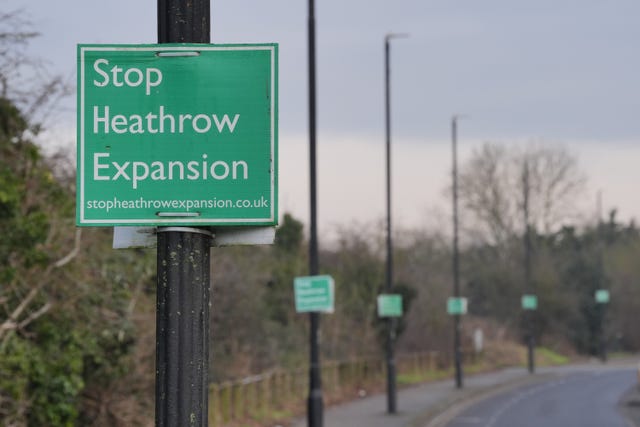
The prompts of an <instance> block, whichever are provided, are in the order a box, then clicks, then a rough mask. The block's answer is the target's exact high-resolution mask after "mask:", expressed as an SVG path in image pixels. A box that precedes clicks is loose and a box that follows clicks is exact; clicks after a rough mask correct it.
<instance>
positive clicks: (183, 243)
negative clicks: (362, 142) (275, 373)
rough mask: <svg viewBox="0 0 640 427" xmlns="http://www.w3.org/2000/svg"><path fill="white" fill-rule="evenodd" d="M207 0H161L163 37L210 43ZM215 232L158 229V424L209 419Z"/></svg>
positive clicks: (202, 423) (197, 426)
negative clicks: (211, 264)
mask: <svg viewBox="0 0 640 427" xmlns="http://www.w3.org/2000/svg"><path fill="white" fill-rule="evenodd" d="M209 32H210V5H209V0H189V1H186V0H158V42H159V43H208V42H209V38H210V33H209ZM211 237H212V234H211V232H210V231H209V230H207V229H204V228H192V227H164V228H163V227H161V228H159V229H158V252H157V263H158V264H157V275H158V290H157V293H158V294H157V307H156V427H178V426H191V427H206V426H207V425H208V420H207V415H208V397H209V395H208V386H209V385H208V356H209V305H210V302H209V286H210V252H209V251H210V247H211Z"/></svg>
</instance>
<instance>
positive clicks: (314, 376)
mask: <svg viewBox="0 0 640 427" xmlns="http://www.w3.org/2000/svg"><path fill="white" fill-rule="evenodd" d="M307 31H308V34H307V35H308V49H309V51H308V60H309V187H310V188H309V199H310V209H309V213H310V221H309V223H310V224H309V228H310V230H309V275H310V276H315V275H317V274H318V270H319V268H318V265H319V262H318V225H317V224H318V220H317V182H316V181H317V180H316V178H317V173H316V163H317V162H316V18H315V3H314V0H309V3H308V18H307ZM309 329H310V331H309V397H308V399H307V426H308V427H322V425H323V411H324V404H323V400H322V375H321V372H320V345H319V338H318V330H319V329H320V313H318V312H311V313H309Z"/></svg>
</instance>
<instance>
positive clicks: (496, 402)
mask: <svg viewBox="0 0 640 427" xmlns="http://www.w3.org/2000/svg"><path fill="white" fill-rule="evenodd" d="M636 382H637V380H636V365H635V362H634V361H627V362H624V363H622V364H620V363H618V364H612V363H610V364H609V365H605V366H603V365H601V364H599V363H590V364H581V365H570V366H563V367H555V368H544V369H538V372H537V373H536V374H535V375H529V374H528V373H527V371H526V369H524V368H511V369H505V370H501V371H497V372H492V373H488V374H480V375H474V376H466V377H465V384H464V388H463V389H462V390H458V389H456V388H455V386H454V383H453V381H452V380H447V381H439V382H433V383H427V384H423V385H419V386H414V387H409V388H404V389H401V390H399V392H398V413H397V414H393V415H389V414H387V413H386V402H387V401H386V395H384V394H380V395H375V396H368V397H365V398H362V399H358V400H355V401H352V402H349V403H345V404H342V405H338V406H333V407H329V408H326V409H325V411H324V426H325V427H445V426H446V427H530V426H535V427H556V426H561V427H574V426H575V427H629V426H632V425H633V424H631V423H629V422H627V421H626V418H625V417H624V416H623V415H621V412H620V411H619V409H620V408H619V407H618V406H617V405H618V402H619V401H620V399H621V397H622V395H623V394H624V393H625V392H626V391H628V390H629V389H630V388H632V386H633V385H634V384H636ZM572 417H573V418H572ZM574 418H575V419H574ZM306 425H307V423H306V419H305V418H301V419H298V420H296V421H295V422H294V423H293V424H292V427H306Z"/></svg>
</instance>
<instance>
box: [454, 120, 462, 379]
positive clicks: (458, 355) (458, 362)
mask: <svg viewBox="0 0 640 427" xmlns="http://www.w3.org/2000/svg"><path fill="white" fill-rule="evenodd" d="M457 146H458V116H453V117H452V119H451V151H452V157H453V168H452V179H453V185H452V191H453V296H454V297H455V298H460V259H459V258H460V255H459V252H458V147H457ZM460 328H461V325H460V314H454V315H453V355H454V363H455V371H456V372H455V375H456V387H457V388H462V387H463V381H462V351H461V349H460Z"/></svg>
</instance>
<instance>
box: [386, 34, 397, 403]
mask: <svg viewBox="0 0 640 427" xmlns="http://www.w3.org/2000/svg"><path fill="white" fill-rule="evenodd" d="M391 37H392V35H391V34H387V35H386V36H385V38H384V94H385V96H384V100H385V132H386V133H385V136H386V137H385V142H386V143H385V147H386V162H387V163H386V171H387V175H386V185H387V268H386V276H385V290H386V292H387V293H390V292H391V290H392V287H393V241H392V235H391V234H392V230H391V99H390V98H391V93H390V92H391V83H390V74H391V70H390V65H389V49H390V47H389V40H390V39H391ZM386 323H387V343H386V352H387V412H388V413H390V414H395V413H396V411H397V408H396V406H397V396H396V362H395V359H394V354H393V353H394V352H393V350H394V348H393V347H394V345H393V344H394V343H393V341H394V336H393V335H394V326H395V325H394V321H393V318H391V317H389V318H387V319H386Z"/></svg>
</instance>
